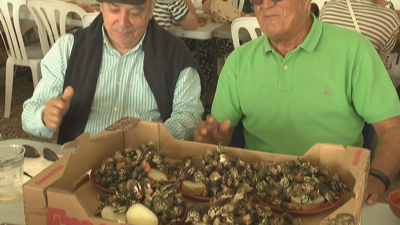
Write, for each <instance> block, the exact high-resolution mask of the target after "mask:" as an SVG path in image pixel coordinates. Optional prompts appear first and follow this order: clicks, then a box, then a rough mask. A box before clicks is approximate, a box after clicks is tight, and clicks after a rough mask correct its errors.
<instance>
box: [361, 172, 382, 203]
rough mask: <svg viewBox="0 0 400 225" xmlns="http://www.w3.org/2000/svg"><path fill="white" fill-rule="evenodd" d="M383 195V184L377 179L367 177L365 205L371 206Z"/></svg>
mask: <svg viewBox="0 0 400 225" xmlns="http://www.w3.org/2000/svg"><path fill="white" fill-rule="evenodd" d="M384 193H385V184H384V183H383V182H382V181H381V180H379V179H378V178H376V177H374V176H371V175H369V177H368V186H367V197H366V202H367V205H373V204H375V203H377V202H378V200H379V198H380V197H382V195H383V194H384Z"/></svg>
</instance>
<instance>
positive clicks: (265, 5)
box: [261, 0, 282, 9]
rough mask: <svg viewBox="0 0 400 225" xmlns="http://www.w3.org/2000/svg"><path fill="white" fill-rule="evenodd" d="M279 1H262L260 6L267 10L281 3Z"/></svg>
mask: <svg viewBox="0 0 400 225" xmlns="http://www.w3.org/2000/svg"><path fill="white" fill-rule="evenodd" d="M281 1H282V0H262V3H261V5H262V7H263V9H268V8H271V7H273V6H275V4H276V3H277V2H281Z"/></svg>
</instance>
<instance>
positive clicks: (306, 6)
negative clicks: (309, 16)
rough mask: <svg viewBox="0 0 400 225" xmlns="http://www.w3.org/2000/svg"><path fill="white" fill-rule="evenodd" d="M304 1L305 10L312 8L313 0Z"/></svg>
mask: <svg viewBox="0 0 400 225" xmlns="http://www.w3.org/2000/svg"><path fill="white" fill-rule="evenodd" d="M303 1H304V10H308V11H310V10H311V2H312V0H303Z"/></svg>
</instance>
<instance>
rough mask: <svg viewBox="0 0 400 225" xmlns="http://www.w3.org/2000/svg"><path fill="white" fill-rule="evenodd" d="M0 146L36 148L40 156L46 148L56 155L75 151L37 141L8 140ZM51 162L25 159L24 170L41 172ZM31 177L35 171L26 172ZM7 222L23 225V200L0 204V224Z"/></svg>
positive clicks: (1, 142) (26, 179) (25, 177)
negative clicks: (28, 146) (14, 145)
mask: <svg viewBox="0 0 400 225" xmlns="http://www.w3.org/2000/svg"><path fill="white" fill-rule="evenodd" d="M0 144H19V145H23V144H26V145H31V146H33V147H35V148H36V150H37V151H38V152H39V153H40V154H41V155H42V154H43V148H45V147H47V148H50V149H52V150H54V151H55V152H56V153H57V154H58V155H64V154H65V153H67V152H71V151H74V150H75V149H66V150H63V151H61V145H57V144H52V143H45V142H38V141H30V140H24V139H10V140H4V141H0ZM51 163H52V162H51V161H48V160H46V159H44V158H43V156H41V158H40V159H33V158H30V159H29V158H25V164H26V165H24V167H25V168H24V170H27V169H28V170H29V168H32V167H34V166H36V168H41V169H42V170H43V169H44V168H46V167H45V166H46V165H47V166H48V165H50V164H51ZM27 172H28V173H29V174H31V175H32V176H35V175H36V174H37V173H38V170H37V169H36V170H35V172H33V170H32V171H27ZM28 180H29V178H28V177H27V176H24V183H25V182H26V181H28ZM3 222H8V223H15V224H21V225H22V224H25V212H24V203H23V200H22V199H21V200H19V201H16V202H12V203H1V202H0V223H3Z"/></svg>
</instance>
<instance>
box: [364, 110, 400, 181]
mask: <svg viewBox="0 0 400 225" xmlns="http://www.w3.org/2000/svg"><path fill="white" fill-rule="evenodd" d="M373 125H374V128H375V131H376V134H377V136H378V145H377V147H376V150H375V153H374V158H373V160H372V163H371V168H373V169H378V170H380V171H382V172H383V173H384V174H386V175H387V176H388V177H389V178H390V179H392V178H393V177H394V176H395V175H396V173H397V172H398V171H399V168H400V135H399V134H400V116H396V117H393V118H390V119H387V120H384V121H381V122H378V123H374V124H373Z"/></svg>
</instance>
